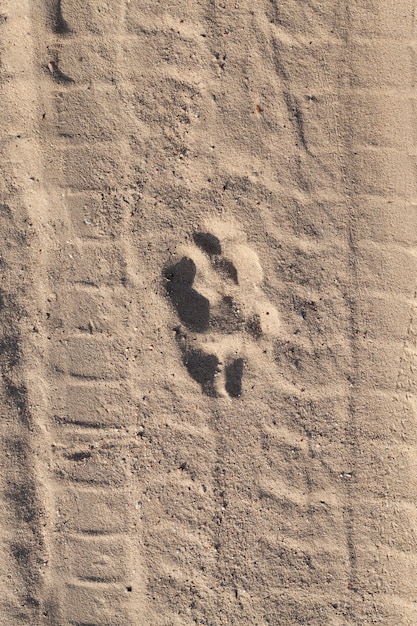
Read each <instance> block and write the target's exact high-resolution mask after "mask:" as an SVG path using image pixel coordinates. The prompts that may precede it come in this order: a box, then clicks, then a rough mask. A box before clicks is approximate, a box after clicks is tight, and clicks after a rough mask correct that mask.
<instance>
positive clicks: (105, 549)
mask: <svg viewBox="0 0 417 626" xmlns="http://www.w3.org/2000/svg"><path fill="white" fill-rule="evenodd" d="M60 549H61V547H60ZM62 550H63V552H64V555H65V558H64V560H63V562H64V563H66V564H67V567H68V569H69V573H70V576H71V577H74V578H79V579H84V580H89V581H97V582H112V581H121V580H123V579H124V578H125V577H126V569H127V568H126V563H127V559H128V557H127V554H126V549H125V546H124V542H123V540H122V539H120V538H118V537H117V538H115V537H86V538H84V537H71V538H68V539H67V540H66V541H65V542H63V545H62Z"/></svg>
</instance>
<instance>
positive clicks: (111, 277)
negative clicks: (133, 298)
mask: <svg viewBox="0 0 417 626" xmlns="http://www.w3.org/2000/svg"><path fill="white" fill-rule="evenodd" d="M71 256H72V258H71V259H70V260H69V261H68V262H67V263H68V273H69V276H68V279H69V280H71V281H72V282H75V283H77V282H78V283H87V284H90V285H95V286H98V287H101V286H103V285H117V284H120V283H122V284H124V283H125V281H126V272H125V267H126V262H125V261H124V259H123V253H122V251H121V250H118V249H117V246H116V245H115V244H114V243H113V244H108V243H105V242H100V243H96V242H84V243H83V244H82V245H79V246H77V247H74V250H73V251H72V254H71ZM65 293H68V287H65Z"/></svg>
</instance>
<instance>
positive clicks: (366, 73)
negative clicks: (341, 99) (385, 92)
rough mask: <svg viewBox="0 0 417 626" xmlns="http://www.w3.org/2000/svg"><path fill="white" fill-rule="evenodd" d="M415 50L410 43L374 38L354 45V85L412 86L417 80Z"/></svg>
mask: <svg viewBox="0 0 417 626" xmlns="http://www.w3.org/2000/svg"><path fill="white" fill-rule="evenodd" d="M414 77H415V60H414V52H413V51H412V49H411V47H410V46H408V45H407V44H401V43H399V42H392V43H387V42H382V43H379V42H378V41H372V43H369V44H368V43H366V44H360V43H355V45H354V46H352V48H351V71H350V83H351V86H352V87H354V88H355V87H359V88H365V89H367V90H368V89H375V90H376V91H377V92H379V91H380V90H381V89H383V88H384V87H385V88H395V87H398V88H399V89H400V90H401V89H404V88H411V87H412V85H413V84H414Z"/></svg>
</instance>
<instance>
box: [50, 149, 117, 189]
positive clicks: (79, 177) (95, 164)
mask: <svg viewBox="0 0 417 626" xmlns="http://www.w3.org/2000/svg"><path fill="white" fill-rule="evenodd" d="M57 158H58V162H59V166H60V167H59V168H57V171H59V170H60V175H61V180H59V178H58V179H57V181H55V182H58V183H60V184H61V185H62V187H64V188H67V187H69V188H70V189H72V190H75V191H78V190H79V191H89V190H94V189H96V190H98V189H103V188H106V187H111V188H114V187H117V183H118V181H120V168H121V164H122V162H123V159H122V156H121V155H120V154H119V153H118V150H117V146H116V145H115V144H114V143H113V144H106V143H93V144H92V145H91V146H88V145H87V146H86V145H84V146H78V147H68V148H66V149H64V150H62V151H61V152H60V153H59V155H58V157H57Z"/></svg>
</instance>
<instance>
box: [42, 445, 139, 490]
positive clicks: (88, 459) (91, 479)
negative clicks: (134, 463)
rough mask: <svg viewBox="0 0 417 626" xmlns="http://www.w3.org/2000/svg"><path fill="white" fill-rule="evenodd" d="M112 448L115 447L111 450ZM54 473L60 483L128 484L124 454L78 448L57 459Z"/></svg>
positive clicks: (55, 458)
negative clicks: (63, 481) (64, 481)
mask: <svg viewBox="0 0 417 626" xmlns="http://www.w3.org/2000/svg"><path fill="white" fill-rule="evenodd" d="M112 447H113V446H112ZM54 473H55V475H56V476H57V477H58V478H59V479H60V480H62V479H64V480H66V481H73V482H77V483H82V484H91V485H94V484H96V485H111V486H112V487H115V488H117V487H123V485H124V484H125V482H126V480H127V476H126V464H125V462H124V460H123V453H122V452H120V451H117V450H116V451H115V450H113V449H106V448H100V447H99V446H96V447H93V446H92V445H91V444H90V445H85V444H84V445H80V444H78V445H77V444H75V445H71V446H67V447H66V449H65V452H64V451H62V450H59V451H57V452H56V453H55V455H54Z"/></svg>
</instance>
